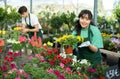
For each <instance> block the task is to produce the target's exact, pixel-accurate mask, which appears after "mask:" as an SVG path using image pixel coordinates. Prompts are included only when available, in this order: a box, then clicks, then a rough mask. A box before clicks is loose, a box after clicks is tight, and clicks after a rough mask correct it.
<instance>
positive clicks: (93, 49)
mask: <svg viewBox="0 0 120 79" xmlns="http://www.w3.org/2000/svg"><path fill="white" fill-rule="evenodd" d="M78 18H79V19H78V20H77V21H76V24H75V29H74V30H73V32H72V34H73V35H75V36H77V35H80V36H82V37H84V42H83V43H82V44H78V45H77V47H76V48H78V51H77V53H76V56H77V60H79V59H80V60H81V59H87V60H88V61H90V62H91V64H92V65H93V67H95V66H96V65H97V64H101V61H102V55H101V52H100V50H99V49H100V48H103V40H102V35H101V33H100V31H99V29H98V27H96V26H94V25H93V23H92V13H91V11H89V10H82V11H81V12H80V13H79V15H78Z"/></svg>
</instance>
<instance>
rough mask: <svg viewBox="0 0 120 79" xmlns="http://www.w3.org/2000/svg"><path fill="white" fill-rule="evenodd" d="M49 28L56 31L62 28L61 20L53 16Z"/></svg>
mask: <svg viewBox="0 0 120 79" xmlns="http://www.w3.org/2000/svg"><path fill="white" fill-rule="evenodd" d="M50 21H51V27H52V28H53V29H58V28H60V27H61V26H62V24H63V22H62V20H61V17H60V16H58V15H53V16H52V18H51V20H50Z"/></svg>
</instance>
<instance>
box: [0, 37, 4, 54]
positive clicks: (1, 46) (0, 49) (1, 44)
mask: <svg viewBox="0 0 120 79" xmlns="http://www.w3.org/2000/svg"><path fill="white" fill-rule="evenodd" d="M3 48H4V40H3V39H0V53H2V52H3Z"/></svg>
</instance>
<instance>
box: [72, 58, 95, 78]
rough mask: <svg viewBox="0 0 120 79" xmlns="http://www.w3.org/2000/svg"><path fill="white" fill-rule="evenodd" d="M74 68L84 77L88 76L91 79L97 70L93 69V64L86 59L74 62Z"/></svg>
mask: <svg viewBox="0 0 120 79" xmlns="http://www.w3.org/2000/svg"><path fill="white" fill-rule="evenodd" d="M72 67H73V69H74V70H76V71H77V72H79V73H81V74H82V75H84V74H86V75H87V76H89V77H90V78H91V77H92V74H93V73H95V72H96V70H95V69H94V68H92V65H91V63H90V62H89V61H88V60H86V59H82V60H78V61H76V62H74V64H73V65H72Z"/></svg>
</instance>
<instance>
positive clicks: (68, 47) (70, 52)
mask: <svg viewBox="0 0 120 79" xmlns="http://www.w3.org/2000/svg"><path fill="white" fill-rule="evenodd" d="M64 48H65V53H66V54H72V53H73V47H72V46H67V47H64Z"/></svg>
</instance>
